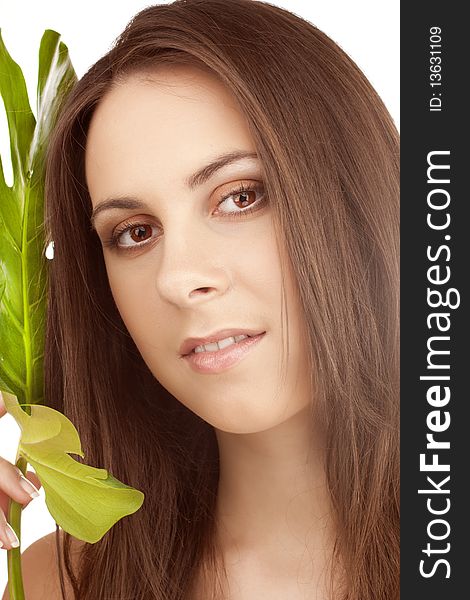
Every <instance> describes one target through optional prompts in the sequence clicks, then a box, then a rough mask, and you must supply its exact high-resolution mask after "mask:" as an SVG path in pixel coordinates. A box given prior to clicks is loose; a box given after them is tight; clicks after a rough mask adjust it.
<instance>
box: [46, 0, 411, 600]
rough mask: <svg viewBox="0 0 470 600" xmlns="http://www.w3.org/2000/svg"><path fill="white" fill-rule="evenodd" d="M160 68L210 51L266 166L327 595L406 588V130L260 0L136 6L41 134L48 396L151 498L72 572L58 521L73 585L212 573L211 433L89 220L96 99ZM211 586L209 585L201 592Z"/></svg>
mask: <svg viewBox="0 0 470 600" xmlns="http://www.w3.org/2000/svg"><path fill="white" fill-rule="evenodd" d="M164 62H166V63H168V62H174V63H181V62H183V63H188V64H193V65H196V66H197V65H202V66H204V68H209V69H211V71H212V72H213V73H214V74H215V75H216V76H218V77H219V78H220V79H221V80H222V81H223V83H224V84H225V85H226V86H227V88H228V89H229V90H230V91H231V92H232V93H233V95H234V96H236V98H237V99H238V100H239V104H240V108H241V110H243V112H244V115H245V117H246V120H247V123H248V125H249V127H250V131H251V133H252V136H253V140H254V143H255V146H256V149H257V152H258V155H259V157H260V160H261V163H262V165H263V169H264V174H265V177H266V180H265V182H264V183H265V189H266V192H267V196H268V197H269V199H270V203H271V207H272V211H273V215H274V220H275V223H276V227H278V228H279V232H282V238H279V239H283V241H284V243H285V248H286V250H287V255H288V256H289V258H290V261H291V268H292V271H293V273H294V276H295V279H296V282H297V284H298V295H299V298H300V302H301V306H302V309H303V311H304V313H305V316H306V320H307V324H308V330H307V335H308V346H309V356H310V359H311V364H312V369H311V373H310V374H309V375H310V377H311V379H312V383H314V388H312V389H315V407H316V418H318V419H319V420H320V422H321V423H322V425H323V427H324V429H325V431H326V434H327V448H328V452H327V461H326V473H327V480H328V485H329V490H330V493H331V498H332V504H333V507H334V511H335V516H336V531H337V538H336V544H335V550H334V557H333V564H334V565H340V564H341V565H342V567H341V573H344V580H343V581H342V585H341V589H339V588H337V590H336V592H335V593H334V594H333V592H332V597H334V598H341V599H348V600H392V599H397V598H398V596H399V592H398V589H399V583H398V581H399V521H398V517H399V491H398V490H399V467H398V461H399V438H398V424H399V412H398V411H399V403H398V398H399V280H398V277H399V203H398V198H399V192H398V189H399V188H398V185H399V172H398V169H399V155H398V134H397V131H396V128H395V126H394V124H393V121H392V119H391V117H390V115H389V113H388V112H387V110H386V108H385V106H384V104H383V102H382V101H381V99H380V98H379V97H378V95H377V93H376V92H375V91H374V89H373V88H372V87H371V85H370V83H369V82H368V81H367V79H366V78H365V76H364V75H363V73H362V72H361V71H360V70H359V69H358V67H357V66H356V65H355V64H354V62H353V61H352V60H351V59H350V58H349V57H348V56H347V55H346V54H345V53H344V52H343V51H342V50H341V49H340V48H339V47H338V46H337V45H336V44H335V43H334V42H333V41H332V40H331V39H329V38H328V37H327V36H326V35H325V34H323V33H322V32H321V31H319V30H318V29H317V28H316V27H314V26H313V25H312V24H310V23H309V22H307V21H305V20H303V19H301V18H299V17H298V16H296V15H294V14H292V13H290V12H288V11H286V10H283V9H281V8H278V7H275V6H273V5H270V4H268V3H265V2H258V1H253V0H231V1H230V2H226V1H225V0H177V1H175V2H173V3H171V4H166V5H156V6H152V7H150V8H147V9H145V10H143V11H141V12H140V13H139V14H137V15H136V16H135V17H134V19H132V21H131V22H130V23H129V25H128V26H127V28H126V29H125V31H124V32H123V33H122V34H121V35H120V36H119V38H118V39H117V40H116V42H115V44H114V46H113V47H112V49H111V50H110V51H109V52H108V53H107V54H106V55H105V56H104V57H103V58H101V59H100V60H99V61H98V62H97V63H96V64H95V65H94V66H93V67H91V68H90V70H89V71H88V72H87V73H86V74H85V76H84V77H83V78H82V79H81V80H80V81H79V82H78V83H77V84H76V86H75V87H74V89H73V90H72V92H71V94H70V96H69V97H68V99H67V101H66V103H65V106H64V108H63V110H62V112H61V116H60V119H59V121H58V124H57V126H56V128H55V132H54V136H53V139H52V142H51V144H50V148H49V155H48V165H47V182H46V225H47V230H48V235H49V236H50V238H51V239H53V240H54V246H55V256H54V260H53V261H51V263H50V269H49V286H50V287H49V296H48V299H49V303H48V315H47V335H46V354H45V369H46V372H45V386H46V389H45V392H46V399H47V403H48V404H49V405H50V406H53V407H54V408H56V409H57V410H60V411H62V412H64V413H65V414H66V415H67V416H68V417H69V418H70V419H71V420H72V421H73V423H74V424H75V425H76V427H77V429H78V431H79V434H80V437H81V440H82V445H83V450H84V453H85V457H86V462H87V464H92V465H96V466H100V467H105V468H107V469H109V471H110V472H111V473H112V474H113V475H114V476H115V477H117V478H118V479H120V480H121V481H123V482H125V483H126V484H128V485H132V486H134V487H136V488H138V489H140V490H142V491H143V492H144V494H145V502H144V504H143V506H142V508H141V509H140V510H139V511H137V512H136V513H134V514H133V515H130V516H128V517H126V518H124V519H122V520H120V521H119V522H118V523H117V524H116V525H115V526H114V527H113V528H112V529H111V530H110V531H109V532H108V533H107V534H106V535H105V536H104V537H103V538H102V539H101V540H100V541H99V542H97V543H96V544H85V545H84V547H83V550H82V552H81V561H80V568H79V570H78V573H75V574H74V573H73V569H72V565H71V561H70V536H68V534H66V535H65V546H64V548H63V558H64V561H65V566H66V569H67V572H68V575H69V577H70V578H71V581H72V584H73V588H74V591H75V596H76V598H79V599H80V600H88V599H90V600H91V599H93V600H95V599H96V598H103V599H104V598H119V599H121V600H124V599H125V598H132V599H133V600H140V599H148V598H155V599H158V600H164V599H165V600H179V599H181V600H183V599H185V600H189V599H190V598H194V593H195V592H194V590H195V588H194V586H195V583H196V581H197V580H198V578H199V577H202V575H201V573H209V574H211V577H212V578H213V579H216V575H219V574H220V575H223V565H221V564H219V562H220V557H219V556H218V554H217V547H216V541H215V540H216V523H215V519H214V507H215V500H216V492H217V482H218V447H217V441H216V438H215V434H214V430H213V427H212V426H211V425H209V424H208V423H206V422H205V421H203V420H202V419H201V418H199V417H198V416H197V415H195V414H194V413H192V412H191V411H190V410H188V409H187V408H186V407H185V406H183V405H182V404H181V403H180V402H179V401H178V400H177V399H175V398H174V397H173V396H172V395H171V394H169V392H167V391H166V390H165V389H164V388H163V387H162V386H161V385H160V383H159V382H158V381H157V380H156V378H155V377H154V376H153V375H152V373H151V372H150V371H149V369H148V367H147V365H146V364H145V363H144V361H143V359H142V357H141V356H140V354H139V352H138V350H137V348H136V346H135V344H134V343H133V340H132V338H131V337H130V335H129V333H128V332H127V330H126V327H125V325H124V323H123V321H122V320H121V317H120V315H119V312H118V310H117V308H116V306H115V304H114V301H113V297H112V294H111V291H110V288H109V284H108V280H107V275H106V269H105V266H104V261H103V255H102V249H101V244H100V242H99V239H98V237H97V235H96V233H95V232H93V231H92V230H91V228H90V214H91V200H90V197H89V194H88V190H87V187H86V182H85V174H84V148H85V144H86V135H87V127H88V125H89V122H90V119H91V116H92V114H93V111H94V109H95V108H96V106H97V104H98V103H99V102H100V100H101V99H102V98H103V95H104V94H105V93H106V92H107V91H109V90H110V89H111V88H112V86H113V85H114V84H115V83H116V82H119V81H124V80H125V78H126V76H127V75H128V74H130V73H133V72H137V71H142V70H145V69H152V68H155V67H156V66H158V65H159V64H162V63H164ZM57 539H59V538H57ZM61 577H63V573H62V571H61ZM222 580H223V577H221V578H220V582H221V584H220V585H221V586H222ZM62 585H63V581H62ZM220 589H222V587H221V588H220ZM217 593H219V592H217V591H216V587H214V591H213V595H212V593H211V594H209V592H207V594H206V595H205V598H204V600H206V599H208V598H210V597H211V598H212V597H213V598H221V597H222V595H217ZM220 594H222V592H220Z"/></svg>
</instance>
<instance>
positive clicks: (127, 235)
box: [103, 221, 158, 251]
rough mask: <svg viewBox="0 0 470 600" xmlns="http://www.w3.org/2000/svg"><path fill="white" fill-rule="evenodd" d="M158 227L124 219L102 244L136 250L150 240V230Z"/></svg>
mask: <svg viewBox="0 0 470 600" xmlns="http://www.w3.org/2000/svg"><path fill="white" fill-rule="evenodd" d="M154 229H155V230H157V229H158V227H156V226H155V225H150V224H149V223H139V222H137V221H136V222H132V221H126V222H124V223H122V224H121V225H120V226H119V227H117V228H116V229H115V230H114V231H113V233H112V236H111V237H110V238H109V239H108V240H105V241H104V242H103V246H107V247H111V248H116V249H118V250H126V251H127V250H137V249H140V248H141V247H142V246H145V245H147V244H148V243H149V240H152V239H153V238H152V230H154Z"/></svg>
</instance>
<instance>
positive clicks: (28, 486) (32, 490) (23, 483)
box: [20, 475, 39, 498]
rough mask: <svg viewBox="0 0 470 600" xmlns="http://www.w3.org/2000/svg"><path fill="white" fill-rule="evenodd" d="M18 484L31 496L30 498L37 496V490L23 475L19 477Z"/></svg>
mask: <svg viewBox="0 0 470 600" xmlns="http://www.w3.org/2000/svg"><path fill="white" fill-rule="evenodd" d="M20 485H21V487H22V488H23V489H24V491H25V492H26V493H27V494H29V495H30V496H31V498H37V497H38V496H39V490H38V489H37V488H36V487H35V486H34V485H33V484H32V483H31V481H29V479H26V477H25V476H24V475H21V477H20Z"/></svg>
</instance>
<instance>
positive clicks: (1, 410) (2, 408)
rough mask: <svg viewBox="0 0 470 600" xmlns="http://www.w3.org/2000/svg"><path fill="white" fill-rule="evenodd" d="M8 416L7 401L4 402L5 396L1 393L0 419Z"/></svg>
mask: <svg viewBox="0 0 470 600" xmlns="http://www.w3.org/2000/svg"><path fill="white" fill-rule="evenodd" d="M6 414H7V409H6V406H5V401H4V400H3V394H2V392H0V418H2V417H3V415H6Z"/></svg>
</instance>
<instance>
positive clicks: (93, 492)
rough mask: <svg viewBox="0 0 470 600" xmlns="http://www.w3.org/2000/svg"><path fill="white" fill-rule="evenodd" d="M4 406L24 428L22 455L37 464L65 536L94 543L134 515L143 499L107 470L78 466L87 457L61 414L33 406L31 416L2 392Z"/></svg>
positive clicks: (54, 516) (49, 502)
mask: <svg viewBox="0 0 470 600" xmlns="http://www.w3.org/2000/svg"><path fill="white" fill-rule="evenodd" d="M3 397H4V401H5V406H6V408H7V410H8V412H9V413H10V414H11V415H12V416H13V417H14V418H15V420H16V422H17V423H18V425H19V426H20V429H21V438H20V443H19V448H18V452H19V453H20V454H21V455H22V456H24V458H25V459H26V460H27V461H28V462H29V463H30V464H31V465H33V467H34V469H35V471H36V473H37V474H38V476H39V479H40V480H41V483H42V485H43V487H44V491H45V493H46V504H47V508H48V509H49V512H50V513H51V515H52V517H53V518H54V519H55V520H56V521H57V523H59V524H60V526H61V527H62V529H64V531H67V532H68V533H70V534H71V535H73V536H75V537H76V538H78V539H80V540H84V541H87V542H89V543H92V544H93V543H95V542H97V541H98V540H100V539H101V538H102V537H103V535H104V534H105V533H106V532H107V531H108V530H109V529H110V528H111V527H112V526H113V525H114V524H115V523H116V522H117V521H118V520H119V519H121V518H122V517H124V516H125V515H130V514H132V513H134V512H136V511H137V510H138V509H139V508H140V507H141V506H142V503H143V501H144V494H143V493H142V492H140V491H138V490H136V489H134V488H132V487H129V486H127V485H124V484H123V483H121V482H120V481H118V480H117V479H115V478H114V477H113V476H112V475H110V474H109V473H108V471H106V469H96V468H94V467H89V466H87V465H84V464H82V463H79V462H77V461H76V460H74V459H73V458H72V457H71V456H69V454H67V453H69V452H72V453H73V454H78V455H79V456H81V457H82V458H83V457H84V454H83V451H82V447H81V444H80V438H79V436H78V432H77V430H76V429H75V427H74V426H73V424H72V423H71V422H70V421H69V420H68V419H67V418H66V417H65V416H64V415H63V414H62V413H60V412H58V411H56V410H54V409H52V408H49V407H47V406H40V405H30V408H31V415H27V414H26V413H25V412H24V410H23V409H22V408H21V407H20V405H19V404H18V400H17V399H16V397H15V396H13V395H11V394H8V393H7V392H4V393H3Z"/></svg>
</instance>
